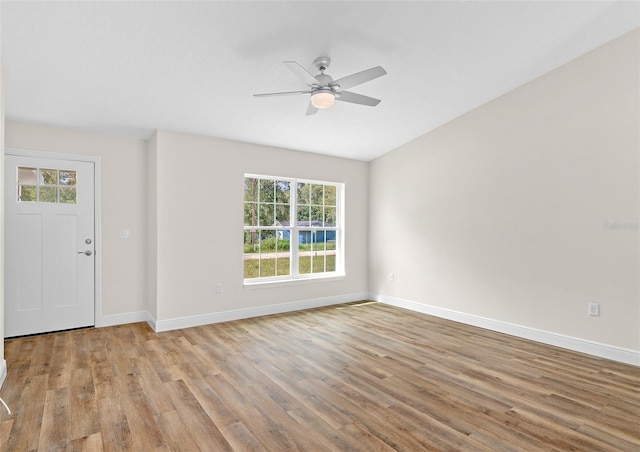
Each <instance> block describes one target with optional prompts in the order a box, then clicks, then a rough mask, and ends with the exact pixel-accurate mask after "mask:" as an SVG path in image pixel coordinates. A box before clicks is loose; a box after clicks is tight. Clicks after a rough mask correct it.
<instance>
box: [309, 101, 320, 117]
mask: <svg viewBox="0 0 640 452" xmlns="http://www.w3.org/2000/svg"><path fill="white" fill-rule="evenodd" d="M316 113H318V109H317V108H316V107H314V106H313V104H312V103H311V102H309V106H308V107H307V116H311V115H315V114H316Z"/></svg>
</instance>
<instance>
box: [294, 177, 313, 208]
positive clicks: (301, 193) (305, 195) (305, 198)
mask: <svg viewBox="0 0 640 452" xmlns="http://www.w3.org/2000/svg"><path fill="white" fill-rule="evenodd" d="M310 188H311V186H310V185H308V184H305V183H303V182H298V194H297V196H298V204H309V201H310V199H311V198H310Z"/></svg>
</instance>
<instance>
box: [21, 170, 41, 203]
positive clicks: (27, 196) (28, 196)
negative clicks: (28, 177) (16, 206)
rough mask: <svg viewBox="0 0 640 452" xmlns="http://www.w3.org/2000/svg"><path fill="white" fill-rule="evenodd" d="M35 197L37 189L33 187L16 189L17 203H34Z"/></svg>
mask: <svg viewBox="0 0 640 452" xmlns="http://www.w3.org/2000/svg"><path fill="white" fill-rule="evenodd" d="M34 174H35V173H34ZM37 196H38V189H37V188H36V187H35V186H33V185H21V186H19V187H18V201H20V202H35V201H37Z"/></svg>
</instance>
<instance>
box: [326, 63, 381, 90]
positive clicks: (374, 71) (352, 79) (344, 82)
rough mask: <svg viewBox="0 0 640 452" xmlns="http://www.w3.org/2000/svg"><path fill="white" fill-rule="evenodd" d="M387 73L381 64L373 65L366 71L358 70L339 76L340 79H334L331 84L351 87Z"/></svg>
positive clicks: (344, 87) (346, 87)
mask: <svg viewBox="0 0 640 452" xmlns="http://www.w3.org/2000/svg"><path fill="white" fill-rule="evenodd" d="M386 73H387V71H385V70H384V69H382V67H381V66H376V67H372V68H371V69H366V70H364V71H361V72H356V73H355V74H351V75H347V76H346V77H342V78H339V79H338V80H334V81H333V83H331V84H332V85H340V88H342V89H349V88H352V87H354V86H356V85H360V84H361V83H364V82H368V81H369V80H373V79H374V78H378V77H382V76H383V75H385V74H386Z"/></svg>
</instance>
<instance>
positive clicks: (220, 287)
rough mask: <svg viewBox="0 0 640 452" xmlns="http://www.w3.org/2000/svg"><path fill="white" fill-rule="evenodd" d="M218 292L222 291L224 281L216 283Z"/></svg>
mask: <svg viewBox="0 0 640 452" xmlns="http://www.w3.org/2000/svg"><path fill="white" fill-rule="evenodd" d="M216 293H222V283H216Z"/></svg>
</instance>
